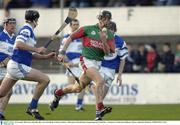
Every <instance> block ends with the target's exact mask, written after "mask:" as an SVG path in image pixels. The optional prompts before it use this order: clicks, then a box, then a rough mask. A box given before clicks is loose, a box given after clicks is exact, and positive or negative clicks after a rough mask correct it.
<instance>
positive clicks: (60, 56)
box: [57, 54, 65, 62]
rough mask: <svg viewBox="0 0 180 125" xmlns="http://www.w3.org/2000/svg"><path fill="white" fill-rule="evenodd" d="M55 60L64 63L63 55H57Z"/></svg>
mask: <svg viewBox="0 0 180 125" xmlns="http://www.w3.org/2000/svg"><path fill="white" fill-rule="evenodd" d="M57 60H58V61H60V62H64V61H65V55H62V54H59V55H58V57H57Z"/></svg>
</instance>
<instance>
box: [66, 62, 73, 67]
mask: <svg viewBox="0 0 180 125" xmlns="http://www.w3.org/2000/svg"><path fill="white" fill-rule="evenodd" d="M66 65H67V66H68V67H73V66H74V63H72V62H68V63H66Z"/></svg>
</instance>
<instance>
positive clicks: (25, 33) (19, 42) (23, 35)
mask: <svg viewBox="0 0 180 125" xmlns="http://www.w3.org/2000/svg"><path fill="white" fill-rule="evenodd" d="M30 35H31V33H30V31H29V30H28V29H23V30H21V31H20V33H19V35H18V36H17V37H16V40H15V45H14V46H15V48H18V49H21V50H27V51H31V52H36V53H44V52H45V51H46V49H45V48H44V47H39V48H36V47H32V46H30V45H27V44H26V42H27V41H28V39H29V38H30Z"/></svg>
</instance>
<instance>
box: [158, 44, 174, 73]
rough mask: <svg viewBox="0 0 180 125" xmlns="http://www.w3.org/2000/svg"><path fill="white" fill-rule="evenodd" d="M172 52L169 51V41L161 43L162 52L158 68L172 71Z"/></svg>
mask: <svg viewBox="0 0 180 125" xmlns="http://www.w3.org/2000/svg"><path fill="white" fill-rule="evenodd" d="M173 67H174V54H173V53H172V52H171V45H170V43H165V44H164V45H163V54H162V56H161V61H160V70H161V71H164V72H173Z"/></svg>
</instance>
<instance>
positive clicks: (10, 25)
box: [5, 22, 16, 34]
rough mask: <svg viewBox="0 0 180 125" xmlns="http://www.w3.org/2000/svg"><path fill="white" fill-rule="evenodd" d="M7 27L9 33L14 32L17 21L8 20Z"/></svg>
mask: <svg viewBox="0 0 180 125" xmlns="http://www.w3.org/2000/svg"><path fill="white" fill-rule="evenodd" d="M5 29H6V31H7V32H8V33H9V34H12V33H14V32H15V29H16V23H15V22H8V23H6V24H5Z"/></svg>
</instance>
